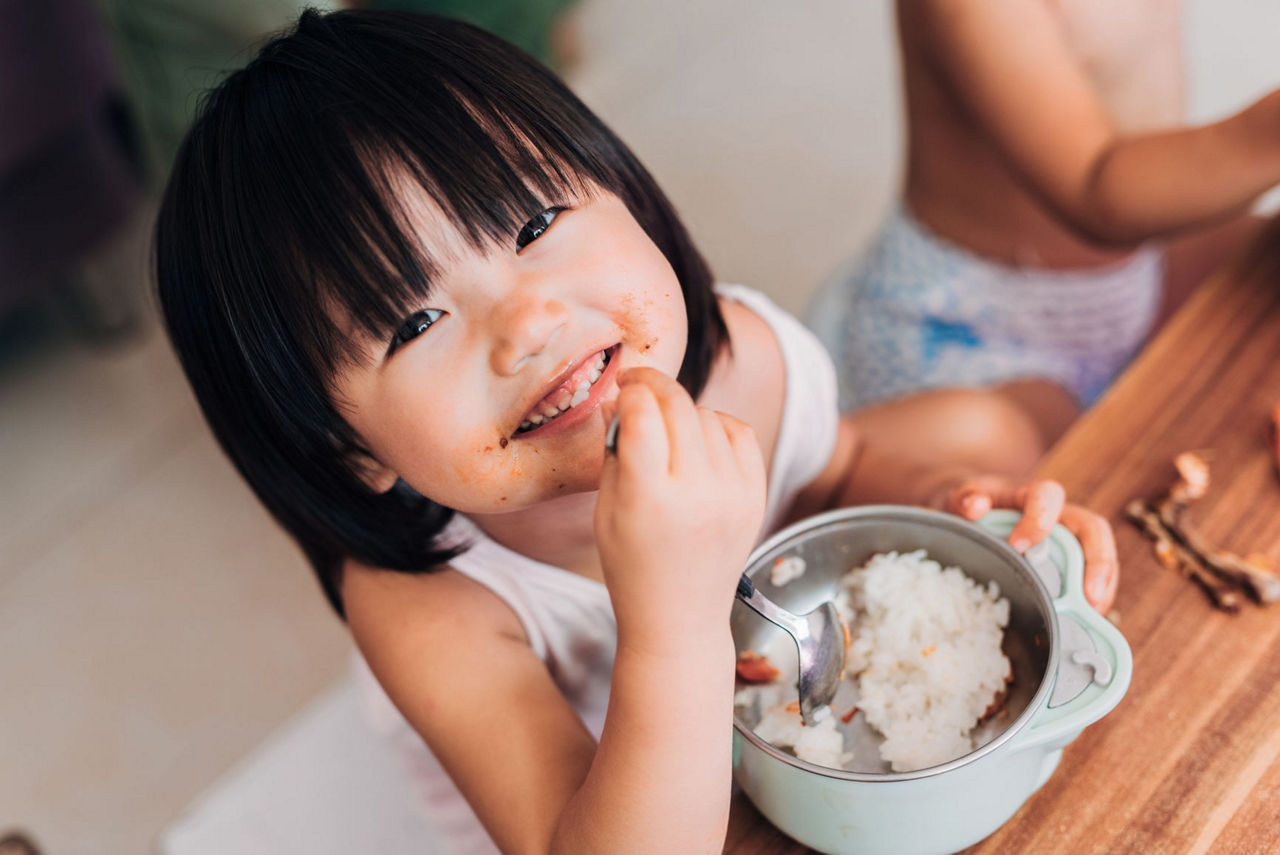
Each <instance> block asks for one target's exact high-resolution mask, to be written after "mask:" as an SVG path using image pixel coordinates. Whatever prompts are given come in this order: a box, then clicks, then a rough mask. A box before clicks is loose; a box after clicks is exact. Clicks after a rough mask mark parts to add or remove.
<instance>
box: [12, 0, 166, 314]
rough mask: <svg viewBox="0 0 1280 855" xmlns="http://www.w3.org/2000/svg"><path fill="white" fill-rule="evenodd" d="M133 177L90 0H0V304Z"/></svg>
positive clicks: (57, 261)
mask: <svg viewBox="0 0 1280 855" xmlns="http://www.w3.org/2000/svg"><path fill="white" fill-rule="evenodd" d="M140 182H141V177H140V172H139V167H138V159H137V147H136V145H135V144H134V140H133V134H132V126H131V124H130V121H129V118H128V113H127V110H126V107H125V101H124V93H123V87H122V85H121V83H120V79H119V76H118V74H117V69H116V64H115V60H114V57H113V54H112V50H111V41H110V38H109V35H108V33H107V29H106V25H105V23H104V22H103V19H102V16H101V14H100V13H99V11H98V8H97V6H96V4H95V3H94V0H34V2H33V0H0V312H4V311H5V310H6V309H8V308H9V307H10V306H12V305H13V304H14V303H16V302H17V301H18V300H20V299H21V298H23V297H25V296H27V295H30V294H32V293H33V292H35V291H37V290H39V289H41V288H47V287H48V286H49V285H50V284H51V283H53V282H54V281H56V280H58V279H59V278H62V277H64V276H66V275H67V274H68V273H70V271H71V270H72V269H73V268H74V267H75V265H76V264H77V263H78V262H79V261H81V260H82V259H83V257H84V255H85V254H86V253H88V252H89V251H90V250H92V249H93V248H94V247H95V246H96V245H97V244H98V243H100V242H102V241H103V240H105V239H106V238H108V237H109V236H110V235H111V233H112V232H113V231H114V230H115V229H117V228H119V227H120V226H121V225H122V224H123V223H124V221H125V218H126V217H127V216H128V215H129V213H130V212H131V211H132V209H133V206H134V204H135V203H136V202H137V201H138V198H139V194H140V187H141V183H140Z"/></svg>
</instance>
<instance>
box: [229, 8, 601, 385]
mask: <svg viewBox="0 0 1280 855" xmlns="http://www.w3.org/2000/svg"><path fill="white" fill-rule="evenodd" d="M314 21H315V22H314V23H312V24H311V25H310V26H308V25H307V22H306V21H304V23H303V25H302V26H300V27H299V30H298V31H297V33H296V34H295V35H294V36H293V38H292V40H291V41H290V42H289V43H288V44H287V45H275V46H272V47H271V48H268V50H266V51H264V53H263V55H262V56H261V57H260V58H259V59H257V60H256V61H255V63H254V65H258V64H263V65H268V66H277V68H273V69H272V72H273V76H272V85H271V86H262V85H261V81H262V80H264V79H265V77H266V75H264V74H262V73H261V72H259V73H257V74H254V73H253V72H254V68H253V66H252V65H251V66H250V68H249V69H246V70H245V72H243V73H242V75H243V76H244V77H245V78H246V79H245V80H244V81H243V82H242V85H244V86H246V87H255V86H256V87H257V88H258V89H260V91H250V92H246V93H245V95H244V97H243V98H239V99H237V100H238V101H239V103H241V104H243V105H245V107H246V109H252V110H253V111H254V115H250V116H245V117H243V120H244V122H245V123H254V124H256V126H257V127H259V128H260V129H262V131H263V133H258V134H255V135H252V136H250V137H240V138H238V139H228V140H226V142H227V143H228V148H229V150H226V151H225V152H224V156H225V157H226V158H227V169H226V174H227V176H228V178H229V180H230V181H232V182H233V183H234V184H235V185H236V186H235V188H234V191H233V192H234V195H235V197H236V198H237V199H238V208H239V211H238V213H239V215H240V217H241V221H242V222H243V223H244V224H245V228H244V237H245V238H246V239H247V240H249V241H254V242H256V243H258V244H259V246H258V247H257V250H258V251H257V252H255V253H254V257H255V258H256V263H257V264H258V265H260V266H261V267H263V268H265V269H264V270H262V271H261V272H262V273H265V274H266V276H267V278H268V279H270V280H271V282H272V283H273V285H274V290H275V293H276V294H277V296H278V300H279V303H280V311H281V314H282V315H284V316H287V319H288V325H287V328H288V329H290V330H292V331H293V334H294V335H295V336H297V339H298V344H299V346H300V347H301V348H302V349H303V350H304V351H305V352H306V354H307V355H308V357H309V359H310V360H311V362H312V363H313V366H314V370H315V372H316V374H317V376H318V377H320V378H326V379H327V378H331V377H332V376H333V374H334V373H335V372H336V371H337V370H339V369H340V368H341V367H342V366H343V365H344V364H347V363H349V362H352V361H354V362H359V361H362V360H363V359H365V358H366V356H367V354H368V353H369V348H370V346H371V345H373V344H378V345H381V344H384V343H385V342H387V341H388V340H389V338H390V335H391V333H392V332H393V331H394V330H395V329H396V327H398V325H399V324H400V323H401V322H402V321H403V319H404V317H405V316H406V315H407V314H409V313H410V312H412V311H414V310H416V309H418V308H422V304H423V301H424V300H426V299H427V298H428V297H429V296H430V293H431V288H432V284H433V282H434V281H436V280H437V279H438V277H439V275H440V274H441V273H442V272H443V270H444V269H445V268H446V267H447V264H448V261H449V258H450V255H451V249H450V247H458V246H465V247H469V248H471V249H473V250H476V251H479V252H485V253H487V252H490V251H493V250H495V249H501V248H513V247H514V242H515V237H516V234H517V233H518V232H519V230H520V229H521V227H523V226H524V225H525V224H526V223H527V222H528V221H529V219H530V218H531V217H533V216H535V215H536V214H538V213H539V212H540V211H541V210H543V209H545V208H547V207H550V206H552V205H556V204H565V203H569V202H571V201H572V200H574V199H581V198H583V197H585V196H588V195H590V194H591V193H593V192H594V191H595V190H596V189H597V188H600V189H604V190H607V191H612V192H617V193H619V194H620V195H621V194H622V193H623V192H624V187H623V180H622V177H621V176H620V175H619V174H618V173H617V171H616V170H615V169H612V168H611V167H610V164H609V162H608V160H607V159H605V158H601V157H597V156H594V155H593V153H592V151H591V149H590V148H589V147H586V146H583V145H582V144H580V142H578V141H577V137H579V136H586V133H585V131H586V129H582V131H581V132H580V133H578V134H575V133H566V129H565V128H564V127H563V124H564V121H563V118H562V117H558V118H557V119H556V120H555V121H551V120H548V118H547V116H546V105H545V103H543V104H539V103H537V101H536V100H535V98H534V97H533V93H531V92H524V93H522V90H521V89H520V87H518V86H517V87H515V88H514V89H513V88H512V86H511V83H510V78H507V77H505V76H504V75H503V74H500V73H496V72H495V70H494V69H493V68H492V67H491V66H492V60H493V57H490V58H488V60H486V58H484V57H478V58H477V57H471V58H470V60H469V61H467V59H466V58H465V57H457V56H452V57H450V56H444V57H441V56H438V55H434V54H432V53H430V52H427V53H422V52H419V53H418V54H417V56H416V58H415V61H412V62H410V61H406V54H405V52H404V51H402V50H386V51H383V52H379V51H377V50H368V49H367V48H368V47H369V46H368V45H367V44H364V43H356V46H353V43H352V42H351V41H350V40H347V41H345V42H341V43H339V44H340V45H345V50H344V51H342V59H343V60H344V61H343V62H334V61H333V60H334V57H333V48H335V47H338V46H339V45H325V47H326V51H325V54H324V58H325V60H326V61H325V62H320V61H319V59H320V58H319V57H316V58H315V59H314V61H310V57H309V51H308V48H315V47H317V46H316V45H313V44H312V43H311V42H312V41H324V40H326V39H327V38H328V36H329V34H328V33H327V32H315V30H324V29H326V28H325V22H324V21H323V19H314ZM378 35H379V37H380V38H383V39H392V40H393V34H391V33H387V32H386V30H385V29H380V30H378ZM286 48H290V49H289V50H286ZM316 53H319V51H318V50H317V51H316ZM506 53H507V52H506V51H502V52H500V53H499V54H498V56H499V57H502V56H505V55H506ZM522 70H523V71H525V73H526V74H527V73H528V69H527V68H525V69H522ZM387 80H396V81H398V85H396V86H394V87H389V86H387V85H385V81H387ZM230 83H231V81H228V84H229V85H230ZM282 84H283V85H282ZM495 92H498V93H501V98H500V101H499V100H498V99H495V98H494V96H493V94H492V93H495ZM317 173H320V174H324V175H326V176H327V180H326V181H325V182H324V183H323V184H321V183H319V182H316V181H315V180H314V176H315V175H316V174H317ZM414 185H416V186H414ZM406 191H408V192H406ZM415 191H418V192H415ZM424 213H425V214H426V216H424ZM433 214H434V216H433ZM255 238H256V241H255ZM459 239H460V240H459ZM316 305H323V306H326V307H328V309H329V310H330V311H329V317H328V318H325V317H317V316H316V314H317V313H315V312H314V311H313V310H312V309H311V308H309V307H314V306H316Z"/></svg>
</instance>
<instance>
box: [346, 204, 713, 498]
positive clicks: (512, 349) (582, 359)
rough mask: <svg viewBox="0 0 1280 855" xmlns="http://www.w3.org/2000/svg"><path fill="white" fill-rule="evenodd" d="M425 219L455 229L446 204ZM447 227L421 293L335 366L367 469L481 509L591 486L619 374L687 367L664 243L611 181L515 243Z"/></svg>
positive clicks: (681, 313)
mask: <svg viewBox="0 0 1280 855" xmlns="http://www.w3.org/2000/svg"><path fill="white" fill-rule="evenodd" d="M413 210H414V212H415V215H416V216H418V217H420V218H421V217H425V216H427V215H426V214H425V213H424V212H423V210H422V208H413ZM415 225H416V226H418V231H419V233H422V234H431V235H434V236H435V237H436V238H437V240H439V238H440V237H441V236H442V234H444V233H445V228H444V223H443V222H442V218H441V217H440V215H439V214H437V215H435V216H434V217H431V220H430V221H429V222H421V223H415ZM448 243H449V244H450V245H449V246H448V252H447V253H441V255H443V257H444V258H445V259H447V261H448V264H447V265H442V266H443V267H444V269H443V271H442V273H441V275H440V276H439V278H438V279H437V280H436V283H435V285H434V286H433V289H432V291H431V294H430V296H429V297H428V298H426V299H425V300H424V301H423V302H424V305H423V306H421V307H414V308H413V309H412V310H411V311H410V312H408V313H407V314H408V317H407V318H406V320H405V322H404V323H403V324H402V325H401V327H400V328H399V329H397V330H396V331H395V332H394V334H393V336H392V341H391V343H390V345H389V346H387V345H385V344H377V345H371V347H370V349H369V351H370V358H369V359H366V360H364V361H363V362H362V363H361V364H360V365H355V366H352V367H349V368H347V369H344V370H343V371H342V372H340V374H339V375H338V377H337V378H336V379H335V384H334V385H335V400H338V401H340V402H341V403H342V411H343V414H344V416H345V417H346V418H347V420H348V421H349V422H350V424H351V425H352V427H353V428H355V429H356V430H357V431H358V432H359V433H360V435H361V436H362V437H363V438H364V440H365V442H366V443H367V445H368V448H369V450H370V451H371V452H372V455H373V458H374V460H373V461H372V464H371V465H370V466H369V467H367V468H368V471H369V473H370V474H369V476H368V480H369V482H370V483H371V484H373V485H374V486H375V487H376V488H377V489H386V488H387V487H389V486H390V485H391V484H393V483H394V481H395V478H396V477H399V478H402V479H404V480H405V481H406V482H408V483H409V485H410V486H412V487H413V488H414V489H415V490H417V491H418V492H419V493H422V494H423V495H425V496H427V497H428V498H430V499H431V500H433V501H435V502H438V503H440V504H443V505H445V506H447V507H450V508H454V509H455V510H458V511H462V512H464V513H472V514H482V513H500V512H506V511H511V510H516V509H519V508H523V507H527V506H529V505H532V504H535V503H537V502H541V501H545V500H547V499H549V498H554V497H556V496H562V495H567V494H570V493H577V492H584V491H590V490H595V489H596V488H597V486H598V482H599V474H600V465H601V461H602V454H603V453H602V448H603V442H604V430H605V425H604V423H603V419H602V418H601V417H600V416H599V410H600V404H601V403H602V402H603V401H606V400H610V399H612V398H614V397H616V395H617V393H618V387H617V381H616V378H617V376H618V374H619V373H620V372H621V371H624V370H626V369H627V368H632V367H637V366H641V365H647V366H650V367H654V368H657V369H658V370H660V371H663V372H664V373H667V374H669V375H671V376H675V375H676V373H677V372H678V371H679V368H680V364H681V361H682V359H683V358H684V348H685V342H686V339H687V335H688V332H687V321H686V317H685V307H684V299H683V295H682V293H681V291H680V285H679V282H678V281H677V279H676V276H675V273H674V271H673V270H672V268H671V266H670V264H669V263H668V262H667V259H666V257H665V256H664V255H663V254H662V252H661V251H660V250H659V249H658V247H657V246H656V245H655V244H654V243H653V241H652V240H650V238H649V236H648V235H647V234H646V233H645V232H644V230H643V229H642V228H641V227H640V225H639V224H638V223H637V222H636V221H635V219H634V218H633V217H632V215H631V213H630V211H629V210H628V209H627V207H626V205H625V204H623V202H622V201H621V200H620V199H618V198H617V197H616V196H613V195H611V194H606V193H599V194H597V195H595V196H590V197H584V198H581V199H576V200H574V201H573V203H572V206H571V207H556V208H548V209H547V210H545V211H543V212H542V213H539V214H536V215H535V216H534V217H533V218H532V219H531V220H530V221H529V223H528V224H527V225H526V226H525V227H524V228H523V229H521V230H520V231H519V234H518V235H512V237H511V244H510V245H509V246H507V247H503V246H498V247H496V248H494V249H493V250H492V251H490V252H487V253H484V254H482V253H479V252H476V251H470V250H463V249H460V248H459V243H460V242H459V241H448ZM383 351H385V355H384V354H383Z"/></svg>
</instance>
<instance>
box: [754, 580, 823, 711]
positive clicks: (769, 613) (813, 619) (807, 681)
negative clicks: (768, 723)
mask: <svg viewBox="0 0 1280 855" xmlns="http://www.w3.org/2000/svg"><path fill="white" fill-rule="evenodd" d="M737 596H738V599H739V600H741V601H742V602H743V604H744V605H746V606H747V608H749V609H751V610H752V611H754V612H755V613H756V614H758V615H760V617H762V618H764V619H765V620H767V621H769V622H770V623H771V624H773V625H774V626H776V627H778V628H779V629H781V630H782V631H783V632H785V633H786V634H787V635H789V636H791V640H792V641H794V642H795V643H796V650H797V651H798V652H799V654H800V679H799V680H798V681H797V686H796V687H797V688H798V689H799V691H800V717H801V718H803V719H804V723H805V724H807V725H814V724H817V723H818V722H819V721H820V720H821V718H822V717H820V716H819V713H818V711H819V710H822V709H825V708H826V707H828V706H830V704H831V700H832V698H834V697H835V696H836V689H838V688H839V687H840V675H841V674H843V673H844V654H845V650H844V627H843V626H841V624H840V613H839V612H838V611H836V604H835V603H833V602H831V601H830V600H828V601H827V602H825V603H823V604H822V605H820V606H818V607H817V608H816V609H814V610H813V611H811V612H808V613H806V614H802V615H796V614H792V613H791V612H789V611H787V610H786V609H784V608H782V607H781V606H779V605H778V604H777V603H775V602H773V601H772V600H770V599H769V598H768V597H766V596H765V595H764V594H761V593H760V591H759V590H757V589H756V586H755V585H754V584H752V582H751V580H750V579H748V578H747V575H746V574H745V573H744V574H743V575H742V578H741V579H739V580H738V593H737ZM828 714H829V713H828Z"/></svg>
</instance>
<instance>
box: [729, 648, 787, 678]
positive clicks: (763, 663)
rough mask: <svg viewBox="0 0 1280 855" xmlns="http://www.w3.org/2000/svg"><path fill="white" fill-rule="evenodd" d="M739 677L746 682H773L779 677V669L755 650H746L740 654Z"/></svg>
mask: <svg viewBox="0 0 1280 855" xmlns="http://www.w3.org/2000/svg"><path fill="white" fill-rule="evenodd" d="M736 670H737V673H738V679H739V680H741V681H742V682H744V683H772V682H773V681H774V680H776V679H778V669H777V668H776V667H774V664H773V663H772V662H770V661H769V657H767V656H762V655H760V654H759V653H756V652H755V651H754V650H744V651H742V653H740V654H738V665H737V669H736Z"/></svg>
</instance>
